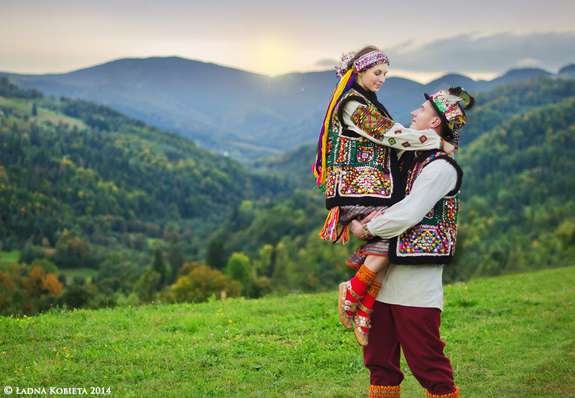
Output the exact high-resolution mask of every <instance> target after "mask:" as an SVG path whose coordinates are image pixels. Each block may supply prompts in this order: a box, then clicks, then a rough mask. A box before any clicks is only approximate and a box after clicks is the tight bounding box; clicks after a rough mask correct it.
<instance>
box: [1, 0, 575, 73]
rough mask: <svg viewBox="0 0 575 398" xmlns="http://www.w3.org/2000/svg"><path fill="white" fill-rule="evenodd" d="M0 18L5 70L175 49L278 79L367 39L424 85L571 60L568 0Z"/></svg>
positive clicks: (53, 5) (70, 2)
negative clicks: (452, 76)
mask: <svg viewBox="0 0 575 398" xmlns="http://www.w3.org/2000/svg"><path fill="white" fill-rule="evenodd" d="M0 21H1V23H0V71H5V72H16V73H39V74H40V73H61V72H68V71H72V70H76V69H80V68H84V67H89V66H93V65H96V64H100V63H104V62H108V61H111V60H114V59H119V58H125V57H149V56H180V57H184V58H189V59H194V60H200V61H206V62H213V63H217V64H221V65H224V66H230V67H234V68H239V69H243V70H248V71H252V72H256V73H261V74H267V75H272V76H273V75H278V74H284V73H289V72H297V71H310V70H325V69H330V68H332V67H333V66H334V64H335V63H336V62H337V60H338V59H339V58H340V56H341V55H342V54H343V53H344V52H348V51H353V50H357V49H359V48H361V47H363V46H364V45H368V44H373V45H376V46H378V47H380V48H382V49H384V51H386V52H387V53H388V55H389V57H390V60H391V75H395V76H404V77H409V78H412V79H415V80H418V81H421V82H426V81H429V80H431V79H433V78H436V77H438V76H440V75H442V74H445V73H447V72H458V73H464V74H467V75H469V76H471V77H474V78H492V77H494V76H496V75H498V74H501V73H503V72H505V71H506V70H508V69H510V68H513V67H526V66H534V67H542V68H545V69H548V70H550V71H552V72H555V71H556V70H557V69H558V68H560V67H561V66H564V65H566V64H568V63H575V28H574V27H573V25H575V24H574V21H575V1H573V0H545V1H541V0H537V1H535V0H505V1H503V0H497V1H494V0H482V1H470V2H451V3H449V2H435V1H434V2H432V1H423V0H412V1H410V0H402V1H386V0H378V1H372V0H362V1H361V2H351V1H348V2H342V1H335V0H332V1H314V0H290V1H289V2H272V1H269V0H266V1H263V0H262V1H260V0H243V1H238V0H218V1H217V2H215V1H196V0H163V1H161V2H160V1H157V0H154V1H149V0H139V1H138V0H98V1H95V0H92V1H85V0H50V1H46V0H0Z"/></svg>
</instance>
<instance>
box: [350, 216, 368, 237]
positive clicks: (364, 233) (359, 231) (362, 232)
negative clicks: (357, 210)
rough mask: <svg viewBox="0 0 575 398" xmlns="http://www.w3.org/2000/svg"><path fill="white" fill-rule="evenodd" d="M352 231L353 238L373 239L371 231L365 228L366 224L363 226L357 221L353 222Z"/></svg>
mask: <svg viewBox="0 0 575 398" xmlns="http://www.w3.org/2000/svg"><path fill="white" fill-rule="evenodd" d="M368 217H369V216H368ZM350 229H351V233H352V234H353V236H355V237H356V238H357V239H361V240H369V239H372V238H373V236H372V235H371V234H370V233H369V231H368V230H367V228H366V227H365V224H362V223H361V222H359V221H357V220H353V221H352V222H351V226H350Z"/></svg>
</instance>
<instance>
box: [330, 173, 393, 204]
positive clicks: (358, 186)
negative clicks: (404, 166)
mask: <svg viewBox="0 0 575 398" xmlns="http://www.w3.org/2000/svg"><path fill="white" fill-rule="evenodd" d="M391 190H392V180H391V173H389V172H387V173H386V172H385V171H384V170H378V169H376V168H373V167H357V166H347V167H341V168H340V181H339V186H338V192H339V194H340V195H341V196H367V195H377V196H380V197H384V198H388V197H391V193H392V192H391Z"/></svg>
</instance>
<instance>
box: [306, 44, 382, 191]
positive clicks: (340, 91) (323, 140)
mask: <svg viewBox="0 0 575 398" xmlns="http://www.w3.org/2000/svg"><path fill="white" fill-rule="evenodd" d="M354 56H355V53H354V52H349V53H346V54H343V55H342V57H341V62H340V64H339V65H338V66H336V68H335V69H336V74H337V76H338V77H339V78H340V80H339V83H338V84H337V87H336V88H335V90H334V91H333V94H332V95H331V99H330V100H329V106H328V108H327V112H326V113H325V116H324V118H323V123H322V125H321V131H320V133H319V139H318V142H317V153H316V157H315V162H314V163H313V166H312V169H313V175H314V176H315V177H316V184H317V186H318V187H319V188H320V189H323V188H324V187H325V179H326V164H327V153H326V151H327V136H328V131H329V123H330V122H331V117H332V114H333V110H334V109H335V107H336V105H337V104H338V103H339V100H340V99H341V97H342V96H343V95H344V94H345V93H346V92H347V91H348V90H349V89H350V88H351V86H352V85H353V83H354V82H355V79H356V78H357V73H358V72H363V71H365V70H367V69H369V68H371V67H372V66H374V65H379V64H387V65H389V58H387V55H385V54H384V53H383V52H381V51H379V50H373V51H370V52H368V53H367V54H364V55H362V56H361V57H359V58H358V59H356V60H355V61H354V62H353V68H350V62H351V60H352V59H353V57H354Z"/></svg>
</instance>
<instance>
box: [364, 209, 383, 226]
mask: <svg viewBox="0 0 575 398" xmlns="http://www.w3.org/2000/svg"><path fill="white" fill-rule="evenodd" d="M380 214H383V210H374V211H372V212H371V213H369V214H368V215H367V216H365V217H364V218H363V219H362V220H361V223H362V224H367V223H368V222H370V221H371V220H373V219H374V218H375V217H377V216H379V215H380Z"/></svg>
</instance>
